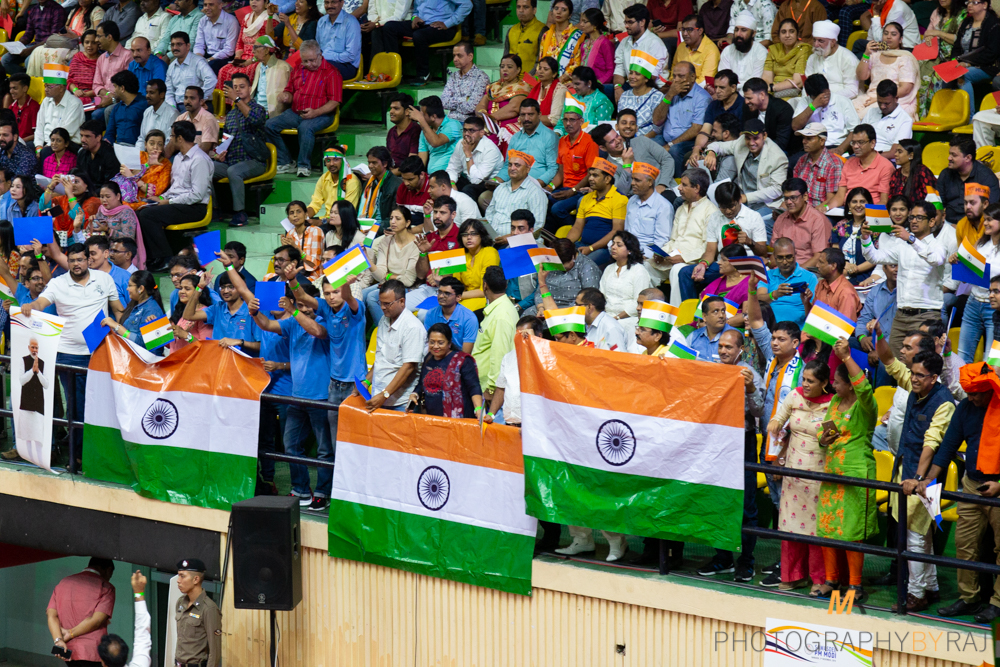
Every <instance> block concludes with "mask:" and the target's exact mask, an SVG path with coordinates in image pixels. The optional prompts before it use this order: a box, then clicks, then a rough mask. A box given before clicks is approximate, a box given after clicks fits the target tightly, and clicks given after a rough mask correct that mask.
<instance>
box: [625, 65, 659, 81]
mask: <svg viewBox="0 0 1000 667" xmlns="http://www.w3.org/2000/svg"><path fill="white" fill-rule="evenodd" d="M628 68H629V69H630V70H632V71H633V72H638V73H639V74H641V75H643V76H644V77H646V78H647V79H652V78H653V72H652V70H649V69H646V68H645V67H643V66H642V65H640V64H639V63H632V64H630V65H629V66H628Z"/></svg>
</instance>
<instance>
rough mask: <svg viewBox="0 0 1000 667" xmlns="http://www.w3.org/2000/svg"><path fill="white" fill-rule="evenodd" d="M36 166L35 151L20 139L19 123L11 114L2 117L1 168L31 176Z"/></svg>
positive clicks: (18, 174) (0, 132) (16, 173)
mask: <svg viewBox="0 0 1000 667" xmlns="http://www.w3.org/2000/svg"><path fill="white" fill-rule="evenodd" d="M35 166H36V161H35V153H34V151H32V150H31V149H30V148H28V146H27V145H25V144H23V143H21V142H20V141H18V136H17V123H15V122H14V121H13V120H12V119H11V118H10V117H9V116H5V117H3V118H0V170H6V171H10V172H11V173H13V174H14V175H16V176H30V175H32V174H34V173H35Z"/></svg>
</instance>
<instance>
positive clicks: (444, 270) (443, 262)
mask: <svg viewBox="0 0 1000 667" xmlns="http://www.w3.org/2000/svg"><path fill="white" fill-rule="evenodd" d="M427 259H428V261H430V263H431V270H432V271H437V272H438V273H440V274H441V275H442V276H446V275H448V274H450V273H461V272H462V271H465V270H466V262H465V249H464V248H455V249H454V250H442V251H441V252H432V253H430V254H429V255H428V256H427Z"/></svg>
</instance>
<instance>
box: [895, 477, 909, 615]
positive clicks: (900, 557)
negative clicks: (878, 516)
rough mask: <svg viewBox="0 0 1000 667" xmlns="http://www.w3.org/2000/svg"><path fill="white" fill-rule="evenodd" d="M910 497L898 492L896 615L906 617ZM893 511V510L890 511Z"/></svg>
mask: <svg viewBox="0 0 1000 667" xmlns="http://www.w3.org/2000/svg"><path fill="white" fill-rule="evenodd" d="M908 501H909V496H907V495H906V494H904V493H903V490H902V487H900V490H899V491H897V492H896V613H897V614H899V615H901V616H904V615H906V598H907V595H906V589H907V580H908V578H909V577H908V576H907V575H908V574H909V569H910V566H909V561H907V559H906V556H905V555H904V552H905V551H906V520H907V516H906V510H907V509H908V508H907V502H908ZM890 511H891V510H890Z"/></svg>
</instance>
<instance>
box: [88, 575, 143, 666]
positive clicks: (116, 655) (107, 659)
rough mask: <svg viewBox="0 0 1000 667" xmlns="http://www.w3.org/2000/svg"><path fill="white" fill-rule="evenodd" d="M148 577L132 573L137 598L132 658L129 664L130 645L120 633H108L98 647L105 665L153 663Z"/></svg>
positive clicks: (134, 594)
mask: <svg viewBox="0 0 1000 667" xmlns="http://www.w3.org/2000/svg"><path fill="white" fill-rule="evenodd" d="M145 592H146V577H145V576H143V574H142V573H141V572H140V571H139V570H136V571H135V572H134V573H133V574H132V594H133V597H134V598H135V610H134V614H135V629H134V631H133V635H132V636H133V640H132V642H133V643H132V659H131V660H129V662H128V664H127V666H126V664H125V660H126V659H127V658H128V655H129V650H128V645H127V644H126V643H125V641H124V640H123V639H122V638H121V637H119V636H118V635H107V636H106V637H104V638H103V639H102V640H101V643H100V644H99V645H98V647H97V654H98V656H100V658H101V664H102V665H103V666H104V667H150V665H152V664H153V659H152V656H151V655H150V651H151V649H152V648H153V637H152V635H151V634H150V632H149V626H150V618H149V609H148V608H147V607H146V597H145Z"/></svg>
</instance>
